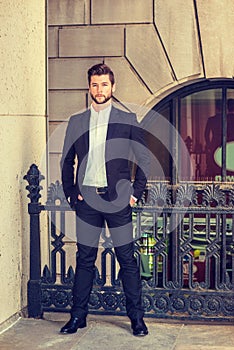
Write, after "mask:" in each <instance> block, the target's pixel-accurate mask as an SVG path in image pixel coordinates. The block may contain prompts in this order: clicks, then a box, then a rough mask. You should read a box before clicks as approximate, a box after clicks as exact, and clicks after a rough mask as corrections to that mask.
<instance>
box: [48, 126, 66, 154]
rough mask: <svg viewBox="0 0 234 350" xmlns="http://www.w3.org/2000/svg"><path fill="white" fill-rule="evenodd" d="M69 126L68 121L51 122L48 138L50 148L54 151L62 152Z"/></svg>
mask: <svg viewBox="0 0 234 350" xmlns="http://www.w3.org/2000/svg"><path fill="white" fill-rule="evenodd" d="M66 128H67V122H62V123H61V122H60V123H59V122H50V124H49V136H48V140H47V145H48V149H49V151H50V152H52V153H61V152H62V148H63V141H64V137H65V132H66Z"/></svg>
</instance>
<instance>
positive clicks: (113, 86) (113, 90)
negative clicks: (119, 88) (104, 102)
mask: <svg viewBox="0 0 234 350" xmlns="http://www.w3.org/2000/svg"><path fill="white" fill-rule="evenodd" d="M112 92H115V84H113V85H112Z"/></svg>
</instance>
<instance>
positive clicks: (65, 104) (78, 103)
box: [49, 90, 88, 121]
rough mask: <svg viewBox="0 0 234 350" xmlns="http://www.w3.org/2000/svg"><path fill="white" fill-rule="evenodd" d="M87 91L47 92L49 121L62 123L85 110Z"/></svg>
mask: <svg viewBox="0 0 234 350" xmlns="http://www.w3.org/2000/svg"><path fill="white" fill-rule="evenodd" d="M87 94H88V91H73V90H72V91H71V90H68V91H67V90H65V91H64V90H62V91H49V120H50V121H59V120H60V121H64V120H67V119H68V118H69V117H70V116H71V115H72V114H75V113H79V112H80V111H81V110H83V109H85V108H86V99H87Z"/></svg>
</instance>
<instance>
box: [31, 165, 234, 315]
mask: <svg viewBox="0 0 234 350" xmlns="http://www.w3.org/2000/svg"><path fill="white" fill-rule="evenodd" d="M24 179H25V180H27V181H28V183H29V185H28V186H27V187H26V188H27V190H28V191H29V194H28V197H29V198H30V203H29V205H28V211H29V214H30V280H29V282H28V312H29V316H31V317H41V316H42V314H43V312H44V311H55V312H56V311H57V312H58V311H59V312H68V311H69V310H70V307H71V305H72V294H71V290H72V284H73V278H74V269H73V267H72V266H67V252H66V250H65V245H66V244H65V239H66V235H67V233H68V232H66V230H67V222H68V221H70V220H71V215H72V216H73V218H75V214H72V210H71V209H70V207H69V206H68V205H67V203H66V199H65V197H64V194H63V191H62V187H61V184H60V183H59V182H56V183H55V184H51V185H50V187H49V189H48V199H47V202H46V204H41V203H40V202H39V198H40V196H41V195H40V191H41V189H42V187H41V186H40V182H41V180H42V179H44V176H42V175H41V174H40V171H39V170H38V168H37V166H36V165H34V164H33V165H32V166H31V167H30V169H29V171H28V173H27V175H25V177H24ZM42 211H46V212H47V213H48V217H49V218H50V220H49V225H50V234H51V245H52V249H51V253H50V257H51V259H50V264H49V265H50V266H47V265H46V266H45V267H44V268H43V272H42V274H41V262H40V256H41V252H40V213H41V212H42ZM68 215H69V218H68ZM133 223H134V239H135V255H136V259H137V261H138V264H139V265H140V268H141V276H142V284H143V302H144V307H145V314H146V316H149V317H156V318H173V319H190V320H216V321H228V322H229V321H230V322H231V321H233V316H234V307H233V296H234V295H233V276H234V258H233V247H234V186H233V185H232V184H227V183H203V184H201V183H200V184H198V183H196V184H191V183H181V184H178V186H172V185H170V184H168V183H166V182H155V183H149V184H148V185H147V188H146V190H145V194H144V196H143V198H142V200H141V203H140V204H139V205H138V206H137V207H135V208H134V209H133ZM99 254H100V266H99V267H97V268H96V274H95V279H94V287H93V290H92V293H91V297H90V300H89V309H90V312H92V313H105V314H118V315H124V314H125V297H124V294H123V290H122V286H121V280H120V279H119V276H118V265H117V262H116V258H115V253H114V250H113V248H112V242H111V237H109V235H108V233H107V232H106V231H104V232H103V233H102V237H101V245H100V252H99ZM107 270H109V274H108V273H107Z"/></svg>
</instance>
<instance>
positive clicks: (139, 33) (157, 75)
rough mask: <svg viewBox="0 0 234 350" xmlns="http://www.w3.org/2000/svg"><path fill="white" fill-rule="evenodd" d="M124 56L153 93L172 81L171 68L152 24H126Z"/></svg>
mask: <svg viewBox="0 0 234 350" xmlns="http://www.w3.org/2000/svg"><path fill="white" fill-rule="evenodd" d="M126 56H127V58H128V60H129V61H130V62H131V64H132V65H133V67H134V68H135V70H136V71H137V72H138V74H139V75H140V77H141V79H142V80H143V81H144V82H145V84H146V86H147V87H148V88H149V89H150V91H152V92H153V93H155V92H156V91H157V90H159V89H160V88H161V87H162V86H164V85H168V84H170V83H171V82H172V81H173V78H172V74H171V68H170V66H169V64H168V61H167V59H166V56H165V53H164V51H163V48H162V45H161V43H160V40H159V38H158V35H157V33H156V31H155V28H154V26H153V25H141V26H136V25H133V26H127V28H126Z"/></svg>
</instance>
